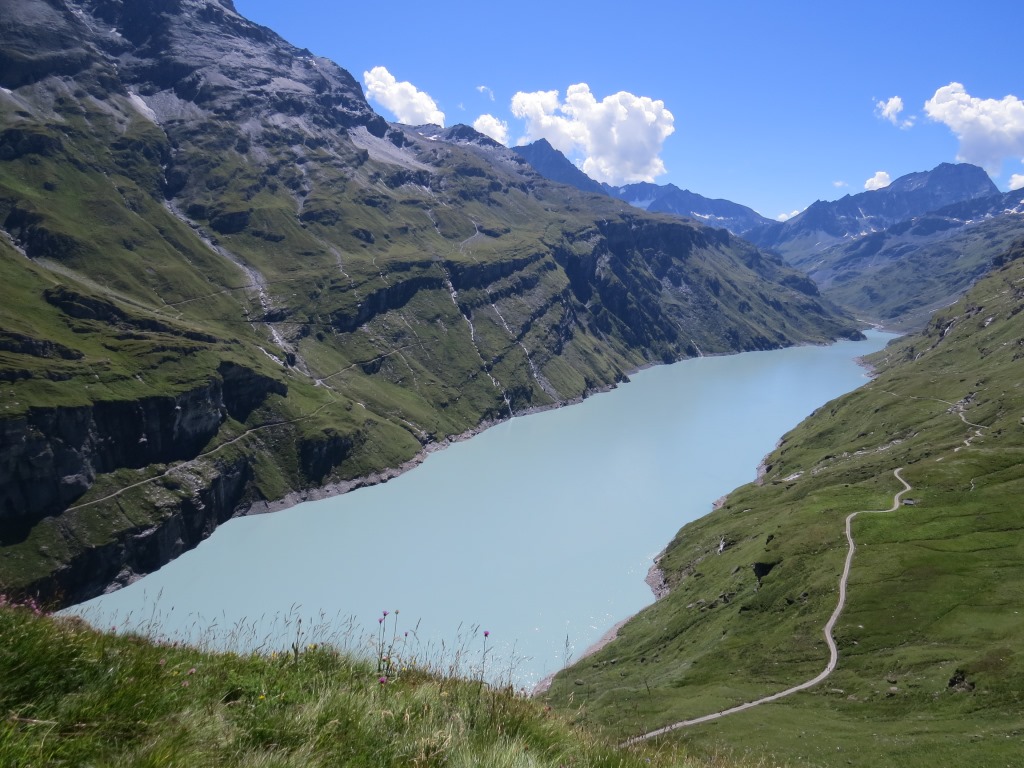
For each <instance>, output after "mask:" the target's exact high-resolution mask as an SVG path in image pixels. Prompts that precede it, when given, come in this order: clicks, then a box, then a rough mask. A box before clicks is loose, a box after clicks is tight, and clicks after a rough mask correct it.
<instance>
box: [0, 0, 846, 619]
mask: <svg viewBox="0 0 1024 768" xmlns="http://www.w3.org/2000/svg"><path fill="white" fill-rule="evenodd" d="M0 17H2V18H3V19H4V22H3V23H4V34H3V36H2V38H0V64H2V66H0V86H2V87H0V103H2V105H3V106H2V110H0V279H2V280H3V282H4V285H5V294H4V298H5V300H4V302H3V303H2V305H0V402H2V404H3V408H2V411H0V586H2V587H4V588H6V589H8V590H15V591H19V592H22V593H31V594H38V595H39V596H41V597H43V598H45V599H48V600H57V601H59V602H63V603H67V602H72V601H78V600H82V599H85V598H87V597H90V596H92V595H95V594H98V593H99V592H101V591H103V590H104V589H106V588H108V587H109V586H111V585H112V584H118V583H124V582H126V581H128V580H130V579H132V578H134V576H135V575H136V574H139V573H145V572H149V571H151V570H153V569H155V568H157V567H159V565H161V564H162V563H164V562H166V561H167V560H169V559H170V558H172V557H174V556H176V555H177V554H180V553H181V552H182V551H184V550H185V549H188V548H189V547H191V546H194V545H195V544H196V543H198V541H200V540H201V539H202V538H203V537H204V536H206V535H208V534H209V533H210V532H211V531H212V530H213V528H215V527H216V525H217V524H219V523H220V522H222V521H223V520H225V519H226V518H228V517H230V516H232V515H234V514H237V513H239V512H241V511H244V510H247V509H249V508H252V507H253V506H254V505H255V507H256V508H257V509H261V508H266V507H267V506H268V505H271V506H272V505H273V504H275V503H278V502H279V501H280V500H284V501H283V503H287V502H288V501H290V500H294V499H296V498H299V497H301V496H303V495H306V494H308V493H317V492H319V491H318V489H320V488H321V487H323V486H326V485H330V486H331V487H332V489H333V490H344V489H346V488H350V487H353V486H354V485H358V484H361V483H367V482H376V481H378V480H380V479H385V478H387V477H388V476H390V475H392V474H393V473H394V472H396V471H398V470H399V469H400V468H401V467H402V466H404V465H407V462H410V461H414V460H416V459H417V457H418V456H421V455H422V452H423V451H424V450H425V449H426V448H428V447H430V446H433V445H437V444H443V443H444V442H445V441H447V440H449V439H451V438H453V437H455V436H459V435H461V434H464V433H466V432H470V431H472V430H476V429H479V428H481V427H482V426H485V425H487V424H488V423H492V422H494V421H496V420H500V419H505V418H508V417H510V416H512V415H514V414H516V413H522V412H524V411H528V410H531V409H535V408H544V407H550V406H554V405H559V404H563V403H567V402H571V401H573V400H576V399H578V398H581V397H584V396H586V395H587V394H588V393H590V392H593V391H596V390H600V389H602V388H606V387H610V386H614V385H615V384H616V383H617V382H620V381H622V380H624V378H625V377H626V374H627V373H628V372H629V371H631V370H634V369H636V368H638V367H641V366H644V365H648V364H651V363H654V362H666V361H671V360H675V359H678V358H681V357H687V356H692V355H695V354H697V350H698V349H699V350H702V351H704V352H731V351H740V350H747V349H767V348H775V347H779V346H784V345H789V344H794V343H804V342H818V343H820V342H825V341H827V340H830V339H834V338H836V337H838V336H851V335H856V334H858V333H859V332H858V331H857V330H856V328H855V325H854V324H853V322H852V321H851V320H849V318H847V317H844V316H842V315H841V314H839V313H837V312H836V311H835V310H834V309H833V308H832V306H831V305H830V304H829V303H828V302H825V301H823V300H822V299H821V298H820V297H819V296H818V293H817V289H816V288H815V287H814V286H813V284H811V283H810V282H809V281H808V280H807V279H806V277H804V276H803V275H802V274H801V273H799V272H796V271H794V270H792V269H791V268H789V267H787V266H785V265H784V264H783V263H782V262H781V261H780V260H779V259H777V258H776V257H772V256H767V255H765V254H763V253H761V252H760V251H758V250H757V249H755V248H753V247H752V246H750V245H749V244H747V243H745V242H743V241H740V240H737V239H735V238H733V237H731V236H730V235H729V234H728V233H726V232H723V231H720V230H713V229H707V228H704V227H701V226H699V225H696V224H690V223H685V222H680V221H678V220H674V219H671V218H668V217H657V216H650V215H646V214H643V213H642V212H638V211H635V210H632V209H629V208H628V207H627V206H625V205H624V204H623V203H621V202H617V201H613V200H610V199H607V198H603V197H600V198H598V197H595V196H592V195H585V194H582V193H580V194H577V193H576V192H574V191H573V190H571V189H570V188H567V187H563V186H560V185H556V184H552V183H550V182H548V181H546V180H545V179H543V178H542V177H540V176H538V175H537V174H536V173H534V172H533V171H532V170H531V169H530V168H529V166H528V165H527V164H526V163H525V162H524V161H523V160H522V159H521V158H519V157H518V156H517V155H515V154H514V153H513V152H512V151H510V150H507V149H505V148H504V147H501V146H500V145H497V144H495V143H494V142H493V141H491V140H489V139H487V138H486V137H484V136H482V135H481V134H479V133H477V132H475V131H473V130H472V129H470V128H468V127H466V126H455V127H453V128H449V129H439V128H433V127H429V126H424V127H419V128H416V127H408V126H397V125H390V124H388V123H387V122H386V121H384V120H383V119H382V118H381V117H380V116H379V115H377V114H376V113H374V111H373V110H372V109H371V108H370V106H369V105H368V104H367V102H366V101H365V99H364V98H363V94H362V91H361V89H360V87H359V85H358V83H356V81H355V80H354V79H353V78H352V77H351V75H349V73H347V72H346V71H344V70H343V69H341V68H339V67H338V66H336V65H335V64H333V63H332V62H330V61H327V60H325V59H321V58H318V57H316V56H314V55H312V54H311V53H310V52H309V51H306V50H300V49H297V48H295V47H293V46H291V45H289V44H288V43H286V42H285V41H284V40H282V39H281V38H279V37H278V36H277V35H275V34H274V33H273V32H272V31H270V30H268V29H266V28H263V27H259V26H258V25H255V24H253V23H251V22H249V21H247V20H246V19H244V18H243V17H241V16H239V15H238V14H237V13H236V12H235V9H234V7H233V5H232V4H231V2H230V0H221V2H205V1H200V0H167V2H160V3H152V2H148V1H145V2H144V1H143V0H82V1H81V2H72V1H70V0H68V1H66V2H65V0H53V1H52V2H47V1H44V0H28V2H25V1H24V0H19V1H18V2H15V1H14V0H0Z"/></svg>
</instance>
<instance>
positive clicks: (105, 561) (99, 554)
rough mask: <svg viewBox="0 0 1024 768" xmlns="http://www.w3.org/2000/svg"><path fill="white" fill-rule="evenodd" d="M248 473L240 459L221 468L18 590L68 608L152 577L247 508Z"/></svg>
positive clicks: (249, 477)
mask: <svg viewBox="0 0 1024 768" xmlns="http://www.w3.org/2000/svg"><path fill="white" fill-rule="evenodd" d="M251 480H252V467H251V465H250V464H249V462H248V461H247V460H245V459H240V460H236V461H234V462H232V463H230V464H225V465H220V466H218V467H216V469H214V470H213V471H212V472H211V476H210V477H208V479H207V482H206V483H204V484H203V485H202V486H201V487H199V488H198V489H196V490H195V491H194V492H193V493H191V494H189V495H188V496H186V497H185V498H182V499H180V501H179V502H178V503H177V504H175V505H173V506H171V507H170V508H168V509H166V510H165V511H164V512H163V514H161V515H160V517H159V518H158V519H157V520H156V521H154V522H151V523H147V524H145V525H142V526H132V527H126V528H123V529H121V530H120V531H118V532H117V533H116V534H115V535H114V536H113V537H112V538H111V539H110V540H109V541H107V542H105V543H103V544H100V545H98V546H93V547H89V548H88V549H84V550H82V551H81V552H79V553H78V554H77V555H76V556H75V557H74V558H72V559H70V560H68V561H67V562H65V563H64V564H62V565H61V566H60V567H58V568H56V569H55V570H54V572H53V573H52V574H50V575H48V576H46V577H44V578H40V579H38V580H36V581H34V582H29V583H27V584H25V585H24V586H23V587H21V591H22V592H23V593H25V594H32V595H38V596H39V598H40V599H41V600H43V601H44V602H46V603H54V604H58V605H68V604H73V603H76V602H81V601H83V600H88V599H89V598H92V597H95V596H96V595H99V594H102V593H103V592H104V591H108V590H110V589H116V588H117V587H120V586H124V585H125V584H127V583H129V582H130V581H131V580H132V579H133V578H135V577H137V576H140V575H143V574H147V573H152V572H153V571H155V570H157V569H158V568H160V566H162V565H164V564H165V563H168V562H170V561H171V560H173V559H174V558H176V557H178V556H179V555H181V554H182V553H184V552H187V551H188V550H190V549H192V548H193V547H195V546H196V545H197V544H199V543H200V542H201V541H202V540H203V539H205V538H207V537H208V536H209V535H210V534H211V533H213V531H214V529H216V527H217V526H218V525H220V524H221V523H223V522H225V521H226V520H228V519H230V518H231V517H232V516H233V515H235V514H236V513H238V512H239V511H240V510H242V509H244V508H245V506H247V502H248V498H247V491H248V485H249V483H250V481H251Z"/></svg>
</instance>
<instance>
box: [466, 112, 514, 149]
mask: <svg viewBox="0 0 1024 768" xmlns="http://www.w3.org/2000/svg"><path fill="white" fill-rule="evenodd" d="M473 127H474V128H475V129H476V130H478V131H480V133H482V134H484V135H485V136H490V137H491V138H492V139H494V140H495V141H496V142H498V143H499V144H504V145H505V146H506V147H507V146H508V123H506V122H505V121H504V120H499V119H498V118H496V117H495V116H494V115H480V117H478V118H477V119H476V120H474V121H473Z"/></svg>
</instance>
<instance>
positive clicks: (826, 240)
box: [746, 163, 999, 262]
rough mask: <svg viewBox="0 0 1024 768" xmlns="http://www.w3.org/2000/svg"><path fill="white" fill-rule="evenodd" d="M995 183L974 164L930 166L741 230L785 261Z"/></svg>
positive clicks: (972, 196) (986, 191)
mask: <svg viewBox="0 0 1024 768" xmlns="http://www.w3.org/2000/svg"><path fill="white" fill-rule="evenodd" d="M998 194H999V188H998V187H996V185H995V184H993V183H992V180H991V179H990V178H989V177H988V174H986V173H985V171H983V170H982V169H981V168H979V167H978V166H976V165H969V164H967V163H959V164H956V165H953V164H951V163H942V164H941V165H939V166H937V167H936V168H934V169H933V170H930V171H921V172H918V173H908V174H907V175H906V176H900V177H899V178H898V179H896V180H895V181H893V182H892V183H891V184H890V185H889V186H887V187H884V188H883V189H876V190H871V191H868V192H861V193H859V194H856V195H846V196H845V197H843V198H841V199H839V200H834V201H830V202H826V201H823V200H818V201H816V202H814V203H812V204H811V205H810V206H808V208H807V209H806V210H804V211H802V212H801V213H799V214H797V215H796V216H794V217H793V218H791V219H788V220H787V221H784V222H778V221H775V222H770V223H768V224H766V225H765V226H764V227H763V228H760V229H755V230H752V231H750V232H747V233H746V237H747V239H748V240H750V241H751V242H752V243H755V244H756V245H760V246H762V247H764V248H770V249H772V250H774V251H775V252H777V253H779V254H781V255H782V256H783V257H784V258H786V259H787V260H789V261H793V262H796V261H799V257H800V256H803V255H806V254H808V253H813V252H816V251H821V250H824V249H825V248H827V247H828V246H830V245H834V244H836V243H839V242H842V241H847V240H854V239H857V238H860V237H864V236H865V235H869V234H871V233H873V232H878V231H881V230H883V229H886V228H887V227H891V226H893V225H894V224H900V223H902V222H904V221H908V220H909V219H912V218H914V217H915V216H921V215H922V214H925V213H928V212H929V211H934V210H937V209H939V208H943V207H945V206H947V205H953V204H955V203H960V202H964V201H967V200H976V199H979V198H986V197H992V196H994V195H998Z"/></svg>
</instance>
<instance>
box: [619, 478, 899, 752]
mask: <svg viewBox="0 0 1024 768" xmlns="http://www.w3.org/2000/svg"><path fill="white" fill-rule="evenodd" d="M902 469H903V467H899V468H897V469H894V470H893V475H894V476H895V477H896V479H897V480H899V481H900V483H902V484H903V490H901V491H899V492H898V493H896V495H895V496H893V497H892V506H891V507H889V508H888V509H865V510H861V511H859V512H851V513H850V514H849V515H847V516H846V541H847V542H848V544H849V550H848V551H847V553H846V564H845V565H844V566H843V575H842V576H841V577H840V578H839V602H838V603H836V609H835V610H834V611H832V615H831V616H830V617H829V620H828V622H826V624H825V628H824V630H823V632H824V635H825V642H826V643H828V651H829V659H828V664H827V665H825V669H823V670H822V671H821V672H820V673H819V674H818V675H817V677H814V678H812V679H810V680H808V681H807V682H804V683H800V684H799V685H794V686H793V687H792V688H787V689H786V690H784V691H779V692H778V693H773V694H772V695H771V696H765V697H764V698H763V699H757V700H756V701H748V702H747V703H746V704H740V705H738V706H735V707H730V708H729V709H723V710H722V711H720V712H712V713H711V714H710V715H703V716H701V717H695V718H693V719H691V720H680V721H679V722H678V723H672V724H671V725H666V726H665V727H664V728H658V729H657V730H654V731H651V732H650V733H644V734H641V735H640V736H634V737H633V738H631V739H627V740H626V741H624V742H623V743H622V746H623V747H628V746H630V745H632V744H638V743H639V742H641V741H646V740H647V739H653V738H656V737H657V736H662V735H664V734H666V733H669V732H671V731H675V730H678V729H680V728H687V727H689V726H691V725H699V724H700V723H708V722H711V721H712V720H717V719H718V718H720V717H725V716H726V715H732V714H735V713H737V712H743V711H744V710H747V709H753V708H754V707H757V706H760V705H761V704H767V703H768V702H770V701H777V700H779V699H782V698H785V697H786V696H790V695H792V694H794V693H797V692H798V691H805V690H807V689H808V688H812V687H814V686H815V685H817V684H818V683H820V682H821V681H822V680H824V679H825V678H827V677H828V676H829V675H831V674H832V672H833V671H834V670H835V668H836V665H837V664H838V663H839V649H838V648H837V647H836V641H835V640H834V639H833V637H832V630H833V628H834V627H835V625H836V622H837V621H838V620H839V616H840V614H842V612H843V608H844V607H845V606H846V583H847V581H848V580H849V578H850V565H851V564H852V563H853V553H854V552H856V551H857V545H856V544H855V543H854V541H853V531H852V528H851V526H852V523H853V519H854V518H855V517H857V515H868V514H878V513H884V512H895V511H896V510H897V509H899V507H900V501H901V500H902V498H903V494H905V493H907V492H908V491H910V490H911V488H912V486H911V485H910V483H908V482H907V481H906V480H904V479H903V476H902V475H900V471H901V470H902Z"/></svg>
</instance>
